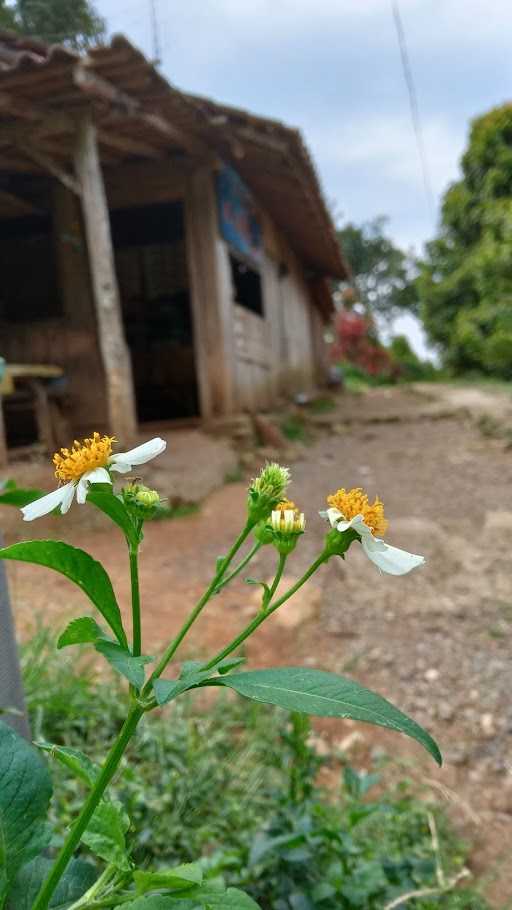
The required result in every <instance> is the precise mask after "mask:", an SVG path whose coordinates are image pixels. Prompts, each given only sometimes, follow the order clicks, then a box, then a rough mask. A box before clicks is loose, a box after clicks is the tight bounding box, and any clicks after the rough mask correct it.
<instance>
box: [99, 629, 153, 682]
mask: <svg viewBox="0 0 512 910" xmlns="http://www.w3.org/2000/svg"><path fill="white" fill-rule="evenodd" d="M95 648H96V650H97V651H98V652H99V653H100V654H103V657H105V658H106V659H107V660H108V662H109V664H110V666H111V667H113V669H114V670H116V671H117V672H118V673H121V674H122V676H125V677H126V679H127V680H128V681H129V682H131V684H132V686H135V688H136V689H142V686H143V685H144V679H145V675H144V667H145V665H146V664H150V663H151V661H152V660H153V658H152V657H145V656H144V655H142V656H141V657H134V656H133V654H130V652H129V651H127V650H126V648H122V647H121V645H118V644H116V643H115V642H114V641H103V640H100V641H97V642H96V644H95Z"/></svg>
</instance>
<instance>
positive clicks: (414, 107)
mask: <svg viewBox="0 0 512 910" xmlns="http://www.w3.org/2000/svg"><path fill="white" fill-rule="evenodd" d="M391 8H392V10H393V19H394V22H395V28H396V34H397V38H398V46H399V48H400V57H401V59H402V69H403V73H404V79H405V84H406V86H407V93H408V95H409V106H410V109H411V120H412V128H413V130H414V135H415V136H416V144H417V146H418V155H419V159H420V166H421V173H422V176H423V187H424V190H425V197H426V200H427V206H428V210H429V214H430V217H431V218H432V220H433V218H434V210H435V203H434V193H433V191H432V182H431V180H430V174H429V169H428V161H427V155H426V152H425V143H424V142H423V130H422V128H421V118H420V111H419V107H418V98H417V95H416V88H415V85H414V79H413V75H412V69H411V64H410V60H409V54H408V51H407V42H406V40H405V32H404V27H403V24H402V18H401V16H400V10H399V7H398V0H391Z"/></svg>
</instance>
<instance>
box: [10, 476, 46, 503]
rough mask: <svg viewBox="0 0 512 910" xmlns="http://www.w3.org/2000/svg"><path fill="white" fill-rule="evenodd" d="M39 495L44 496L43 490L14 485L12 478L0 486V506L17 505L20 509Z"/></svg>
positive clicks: (39, 496)
mask: <svg viewBox="0 0 512 910" xmlns="http://www.w3.org/2000/svg"><path fill="white" fill-rule="evenodd" d="M41 496H44V492H43V490H32V489H24V488H22V487H18V486H16V484H15V483H14V481H13V480H8V481H7V483H5V484H3V485H2V486H0V506H17V508H18V509H21V508H23V506H28V504H29V502H34V500H36V499H40V498H41Z"/></svg>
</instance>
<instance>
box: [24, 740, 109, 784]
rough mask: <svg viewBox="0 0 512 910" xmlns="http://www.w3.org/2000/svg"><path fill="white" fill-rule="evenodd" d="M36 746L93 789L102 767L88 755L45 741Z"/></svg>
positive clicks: (37, 743)
mask: <svg viewBox="0 0 512 910" xmlns="http://www.w3.org/2000/svg"><path fill="white" fill-rule="evenodd" d="M34 745H36V746H37V748H38V749H41V750H42V751H43V752H47V753H48V755H51V757H52V758H55V759H57V761H59V762H60V763H61V764H62V765H64V766H65V767H66V768H69V770H70V771H71V772H72V773H73V774H74V775H75V777H78V778H79V779H80V780H83V781H84V783H86V784H88V786H90V787H92V786H93V784H94V783H95V782H96V778H97V777H98V775H99V773H100V771H101V768H100V766H99V765H96V764H95V763H94V762H92V761H91V759H90V758H88V757H87V755H84V753H83V752H80V750H79V749H71V748H70V747H68V746H56V745H53V743H47V742H44V741H41V742H36V743H34Z"/></svg>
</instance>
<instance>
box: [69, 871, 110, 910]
mask: <svg viewBox="0 0 512 910" xmlns="http://www.w3.org/2000/svg"><path fill="white" fill-rule="evenodd" d="M116 872H117V870H116V867H115V866H112V865H110V866H107V868H106V869H105V870H104V872H103V873H102V874H101V875H100V877H99V878H97V879H96V881H95V882H94V885H92V886H91V887H90V888H89V889H88V891H86V892H85V894H82V897H79V898H78V900H77V901H76V902H75V903H74V904H71V906H70V907H69V910H83V908H84V907H87V905H88V904H90V903H91V901H92V900H93V898H95V897H96V896H97V895H98V894H99V893H100V891H102V890H103V889H104V887H105V885H109V884H110V882H111V881H112V879H113V878H115V876H116Z"/></svg>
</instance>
